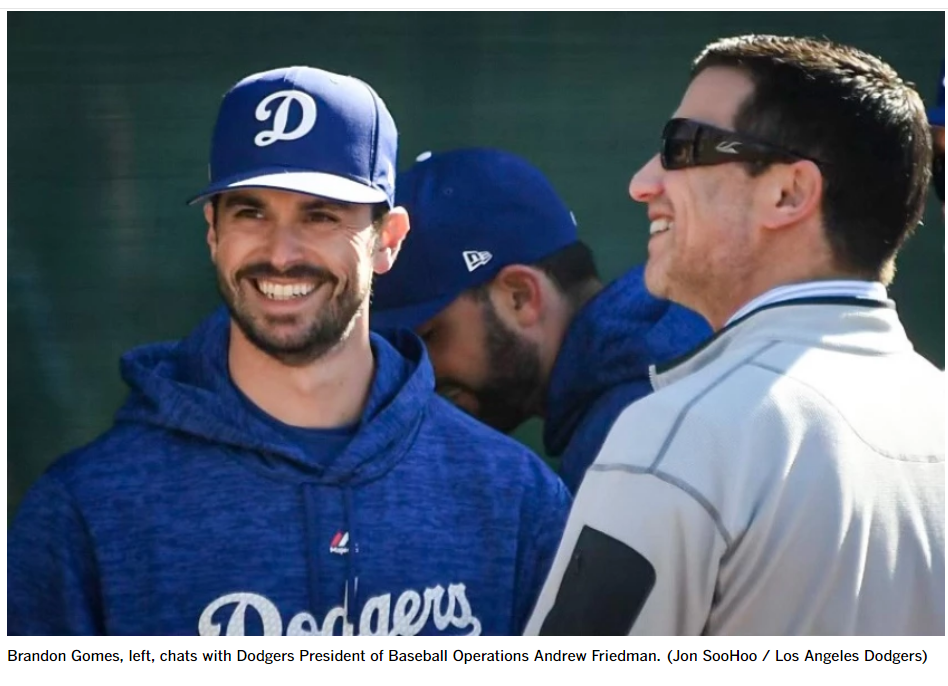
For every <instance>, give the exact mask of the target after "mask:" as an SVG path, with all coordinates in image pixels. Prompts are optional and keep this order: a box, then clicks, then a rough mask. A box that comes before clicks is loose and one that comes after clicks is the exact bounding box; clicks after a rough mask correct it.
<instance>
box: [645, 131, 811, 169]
mask: <svg viewBox="0 0 948 686" xmlns="http://www.w3.org/2000/svg"><path fill="white" fill-rule="evenodd" d="M661 157H662V166H663V167H664V168H665V169H686V168H688V167H703V166H708V165H713V164H724V163H725V162H767V163H771V162H796V161H797V160H810V161H811V162H814V163H816V164H819V162H818V161H817V160H814V159H813V158H811V157H807V156H806V155H801V154H799V153H795V152H793V151H791V150H786V149H784V148H780V147H778V146H776V145H771V144H770V143H766V142H764V141H761V140H757V139H755V138H751V137H750V136H746V135H744V134H742V133H737V132H736V131H728V130H726V129H719V128H718V127H716V126H711V125H710V124H702V123H701V122H698V121H695V120H693V119H671V120H669V121H668V123H667V124H665V128H664V130H662V155H661Z"/></svg>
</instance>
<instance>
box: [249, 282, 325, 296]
mask: <svg viewBox="0 0 948 686" xmlns="http://www.w3.org/2000/svg"><path fill="white" fill-rule="evenodd" d="M257 288H258V289H259V290H260V292H261V293H263V294H264V295H265V296H267V297H268V298H270V299H271V300H289V299H290V298H301V297H303V296H304V295H309V294H310V293H312V292H313V291H314V290H315V289H316V284H312V283H291V284H287V283H273V282H272V281H262V280H258V281H257Z"/></svg>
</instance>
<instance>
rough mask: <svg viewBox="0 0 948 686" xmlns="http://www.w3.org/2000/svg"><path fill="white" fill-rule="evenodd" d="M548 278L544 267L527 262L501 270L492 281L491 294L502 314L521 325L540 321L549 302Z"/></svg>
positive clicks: (495, 305)
mask: <svg viewBox="0 0 948 686" xmlns="http://www.w3.org/2000/svg"><path fill="white" fill-rule="evenodd" d="M544 278H545V277H544V276H543V274H542V272H540V270H538V269H535V268H534V267H529V266H527V265H524V264H511V265H507V266H506V267H504V268H503V269H501V270H500V271H499V272H498V273H497V276H495V277H494V278H493V280H492V281H491V297H492V299H493V302H494V307H495V308H496V309H497V310H498V312H499V314H500V316H501V317H503V318H504V319H505V320H507V321H508V322H511V323H516V324H517V325H519V326H520V327H521V328H528V327H531V326H533V325H535V324H536V323H537V322H539V321H540V319H541V318H542V316H543V310H544V307H546V304H547V303H546V299H547V292H546V289H544Z"/></svg>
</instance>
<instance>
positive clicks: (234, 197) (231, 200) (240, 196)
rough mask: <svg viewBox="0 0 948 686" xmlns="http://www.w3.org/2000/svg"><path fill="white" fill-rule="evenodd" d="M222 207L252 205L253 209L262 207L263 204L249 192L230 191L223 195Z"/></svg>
mask: <svg viewBox="0 0 948 686" xmlns="http://www.w3.org/2000/svg"><path fill="white" fill-rule="evenodd" d="M222 205H223V207H225V208H230V207H253V208H254V209H258V210H259V209H263V208H264V207H265V204H264V203H263V202H262V201H261V200H259V199H257V198H255V197H254V196H252V195H250V194H249V193H240V192H230V193H228V194H227V195H225V196H224V199H223V203H222Z"/></svg>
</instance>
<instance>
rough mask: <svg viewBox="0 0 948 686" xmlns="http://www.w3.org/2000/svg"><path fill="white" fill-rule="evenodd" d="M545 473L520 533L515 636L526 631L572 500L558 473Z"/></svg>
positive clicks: (514, 609)
mask: <svg viewBox="0 0 948 686" xmlns="http://www.w3.org/2000/svg"><path fill="white" fill-rule="evenodd" d="M544 476H545V478H544V481H543V483H542V485H541V486H540V489H539V492H538V493H535V494H534V495H535V496H537V497H535V498H533V499H532V501H533V502H532V503H531V509H532V512H531V513H529V514H528V515H527V517H526V521H527V522H529V526H525V527H524V528H523V529H522V533H521V543H520V546H519V552H518V556H517V557H518V560H517V588H516V595H515V598H514V607H513V613H514V614H513V629H514V632H515V635H520V634H521V633H522V632H523V629H524V626H525V625H526V623H527V618H528V617H529V616H530V612H531V611H532V610H533V606H534V604H535V603H536V600H537V596H538V595H539V594H540V588H541V587H542V585H543V581H544V579H546V575H547V573H548V572H549V570H550V566H551V565H552V564H553V558H554V556H555V555H556V549H557V546H558V545H559V542H560V536H561V535H562V534H563V527H564V526H565V525H566V517H567V515H568V514H569V508H570V503H571V501H572V498H571V496H570V494H569V491H567V490H566V487H565V486H564V485H563V482H562V481H560V479H559V478H558V477H557V476H555V475H554V474H552V472H551V473H549V474H546V475H544ZM540 496H542V497H540Z"/></svg>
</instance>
